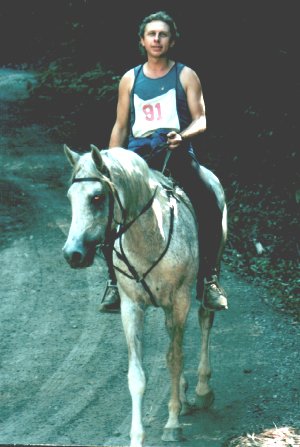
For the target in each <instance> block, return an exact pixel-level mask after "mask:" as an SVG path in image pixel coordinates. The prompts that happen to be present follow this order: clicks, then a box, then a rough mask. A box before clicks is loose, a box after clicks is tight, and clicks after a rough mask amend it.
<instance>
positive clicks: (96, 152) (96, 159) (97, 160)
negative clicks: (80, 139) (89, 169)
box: [91, 144, 103, 172]
mask: <svg viewBox="0 0 300 447" xmlns="http://www.w3.org/2000/svg"><path fill="white" fill-rule="evenodd" d="M91 150H92V159H93V161H94V163H95V165H96V167H97V169H98V171H100V172H101V171H102V169H103V160H102V157H101V154H100V151H99V149H98V148H97V147H96V146H94V145H93V144H91Z"/></svg>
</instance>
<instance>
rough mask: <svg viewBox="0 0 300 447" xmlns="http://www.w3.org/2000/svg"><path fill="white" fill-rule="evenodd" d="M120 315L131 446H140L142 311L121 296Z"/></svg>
mask: <svg viewBox="0 0 300 447" xmlns="http://www.w3.org/2000/svg"><path fill="white" fill-rule="evenodd" d="M121 315H122V323H123V328H124V332H125V336H126V341H127V346H128V360H129V365H128V386H129V391H130V394H131V400H132V420H131V432H130V437H131V447H142V446H143V443H144V438H145V433H144V428H143V423H142V403H143V396H144V392H145V388H146V379H145V374H144V371H143V366H142V337H143V326H144V311H143V310H142V309H141V308H140V307H139V306H138V305H136V304H135V303H133V302H132V301H131V300H130V299H129V298H128V297H126V296H125V297H124V296H122V302H121Z"/></svg>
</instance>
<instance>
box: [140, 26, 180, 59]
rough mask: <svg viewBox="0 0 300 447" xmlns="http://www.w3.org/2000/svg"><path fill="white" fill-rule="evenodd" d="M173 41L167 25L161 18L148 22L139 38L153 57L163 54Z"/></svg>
mask: <svg viewBox="0 0 300 447" xmlns="http://www.w3.org/2000/svg"><path fill="white" fill-rule="evenodd" d="M174 43H175V42H174V40H173V39H172V36H171V33H170V27H169V25H168V24H167V23H165V22H162V21H161V20H155V21H153V22H150V23H148V24H147V25H146V27H145V32H144V36H143V37H142V38H141V45H142V46H143V47H144V48H145V51H146V52H147V54H148V56H153V57H161V56H165V55H166V54H167V52H168V51H169V49H170V48H171V47H172V46H173V45H174Z"/></svg>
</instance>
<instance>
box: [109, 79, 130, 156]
mask: <svg viewBox="0 0 300 447" xmlns="http://www.w3.org/2000/svg"><path fill="white" fill-rule="evenodd" d="M133 76H134V75H133V70H130V71H128V72H127V73H125V74H124V76H123V77H122V79H121V81H120V84H119V93H118V105H117V118H116V121H115V124H114V127H113V129H112V132H111V136H110V141H109V147H110V148H112V147H123V146H124V144H125V142H126V139H127V137H128V129H129V119H130V116H129V113H130V91H131V88H132V84H133Z"/></svg>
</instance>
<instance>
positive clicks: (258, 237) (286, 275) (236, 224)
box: [224, 182, 300, 318]
mask: <svg viewBox="0 0 300 447" xmlns="http://www.w3.org/2000/svg"><path fill="white" fill-rule="evenodd" d="M253 186H254V187H253V188H252V189H248V188H246V187H245V186H244V187H240V185H239V183H238V182H234V183H233V184H232V185H231V186H230V187H229V188H228V191H227V197H228V211H229V213H228V215H229V238H228V244H227V248H226V250H225V254H224V260H225V262H226V263H228V265H229V266H230V267H231V268H232V269H233V270H236V271H238V272H239V273H242V274H243V275H245V276H247V277H248V278H250V279H251V280H252V281H254V283H256V284H258V285H263V286H266V287H267V288H268V289H269V291H270V292H271V295H272V297H273V302H274V304H275V305H276V306H277V307H278V308H281V307H282V306H284V307H285V309H287V310H290V311H291V312H292V313H293V314H294V315H295V316H296V317H297V318H299V305H300V281H299V246H298V243H299V242H298V239H297V233H298V232H297V230H298V225H299V220H298V213H299V209H298V207H299V205H298V204H297V203H296V201H295V200H294V197H286V195H285V194H279V193H278V192H275V188H274V187H272V186H269V187H266V186H265V185H262V184H259V185H253Z"/></svg>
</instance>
